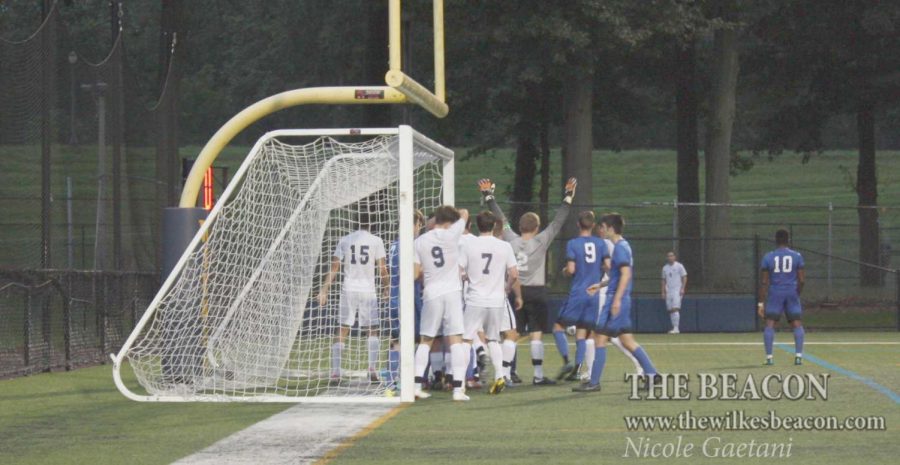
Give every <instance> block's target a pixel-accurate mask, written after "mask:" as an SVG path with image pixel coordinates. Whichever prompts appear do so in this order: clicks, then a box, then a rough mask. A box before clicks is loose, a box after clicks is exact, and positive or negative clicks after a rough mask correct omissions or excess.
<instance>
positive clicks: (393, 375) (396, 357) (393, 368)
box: [388, 349, 400, 384]
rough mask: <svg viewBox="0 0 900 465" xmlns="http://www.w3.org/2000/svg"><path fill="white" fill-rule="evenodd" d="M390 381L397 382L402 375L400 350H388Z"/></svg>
mask: <svg viewBox="0 0 900 465" xmlns="http://www.w3.org/2000/svg"><path fill="white" fill-rule="evenodd" d="M388 377H389V379H388V382H389V383H391V384H395V383H396V382H397V380H398V378H399V377H400V351H399V350H394V349H391V350H389V351H388Z"/></svg>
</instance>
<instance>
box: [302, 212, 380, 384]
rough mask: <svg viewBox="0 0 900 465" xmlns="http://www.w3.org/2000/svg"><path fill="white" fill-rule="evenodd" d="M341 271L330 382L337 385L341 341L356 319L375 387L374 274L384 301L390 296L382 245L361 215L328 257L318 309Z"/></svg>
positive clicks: (375, 297)
mask: <svg viewBox="0 0 900 465" xmlns="http://www.w3.org/2000/svg"><path fill="white" fill-rule="evenodd" d="M341 269H343V271H344V281H343V287H342V289H341V298H340V303H339V304H338V307H339V308H340V325H341V327H340V329H339V330H338V335H337V338H336V339H335V341H334V343H333V344H332V346H331V380H332V382H340V379H341V358H342V354H343V352H344V340H345V339H347V336H349V335H350V328H352V327H353V325H354V323H356V319H357V315H358V316H359V327H360V329H363V328H367V329H368V333H369V339H368V348H369V381H371V382H373V383H377V382H378V381H379V380H378V373H377V371H376V367H375V364H376V363H377V362H378V352H379V350H380V348H381V342H380V341H379V339H378V296H377V295H376V287H375V272H376V270H377V272H378V281H379V285H380V287H381V289H383V292H382V296H383V298H384V300H387V299H388V297H389V292H390V285H389V279H390V278H389V275H388V272H387V266H386V265H385V252H384V241H382V240H381V239H380V238H378V237H376V236H374V235H373V234H372V233H370V232H369V226H368V219H367V218H365V217H364V216H362V215H361V218H360V224H359V229H358V230H357V231H355V232H352V233H350V234H348V235H346V236H344V237H342V238H341V239H340V240H339V241H338V244H337V247H335V249H334V253H333V254H332V257H331V269H330V270H328V275H327V276H326V278H325V282H324V283H323V284H322V287H321V289H320V290H319V305H320V306H325V304H326V303H327V302H328V291H329V289H330V288H331V283H332V282H333V281H334V278H335V276H336V275H337V273H338V272H339V271H341Z"/></svg>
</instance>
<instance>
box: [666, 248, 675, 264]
mask: <svg viewBox="0 0 900 465" xmlns="http://www.w3.org/2000/svg"><path fill="white" fill-rule="evenodd" d="M676 258H678V257H676V256H675V252H672V251H671V250H670V251H669V253H667V254H666V261H667V262H669V263H670V264H673V263H675V259H676Z"/></svg>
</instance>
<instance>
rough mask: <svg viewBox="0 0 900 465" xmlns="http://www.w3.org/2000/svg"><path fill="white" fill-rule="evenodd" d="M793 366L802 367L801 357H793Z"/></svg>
mask: <svg viewBox="0 0 900 465" xmlns="http://www.w3.org/2000/svg"><path fill="white" fill-rule="evenodd" d="M794 365H803V357H794Z"/></svg>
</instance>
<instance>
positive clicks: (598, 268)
mask: <svg viewBox="0 0 900 465" xmlns="http://www.w3.org/2000/svg"><path fill="white" fill-rule="evenodd" d="M605 258H609V251H608V250H606V242H604V241H603V239H600V238H599V237H594V236H579V237H576V238H574V239H571V240H569V242H568V243H567V244H566V260H568V261H572V262H575V274H574V275H573V276H572V290H571V291H569V295H570V296H581V295H582V294H585V293H586V289H587V288H588V287H590V286H591V285H592V284H597V283H599V282H600V281H601V279H602V278H603V259H605Z"/></svg>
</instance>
